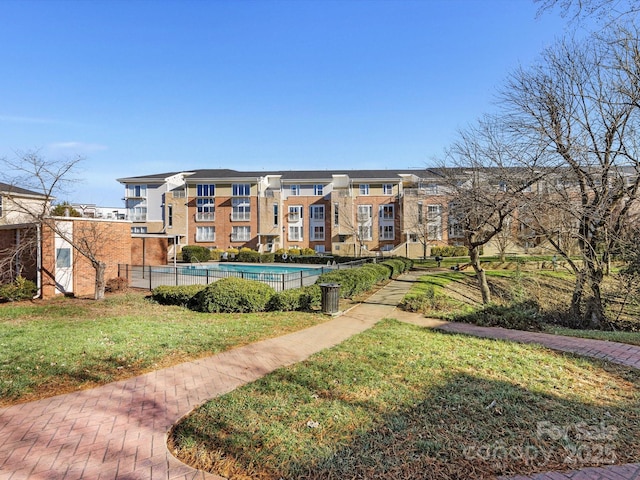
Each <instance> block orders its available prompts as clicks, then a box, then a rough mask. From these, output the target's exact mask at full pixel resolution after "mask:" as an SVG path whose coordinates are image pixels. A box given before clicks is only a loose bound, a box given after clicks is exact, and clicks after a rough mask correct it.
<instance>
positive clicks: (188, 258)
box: [182, 245, 211, 263]
mask: <svg viewBox="0 0 640 480" xmlns="http://www.w3.org/2000/svg"><path fill="white" fill-rule="evenodd" d="M210 258H211V251H210V250H209V249H208V248H206V247H202V246H200V245H185V246H184V247H182V260H184V261H185V262H188V263H194V262H207V261H209V259H210Z"/></svg>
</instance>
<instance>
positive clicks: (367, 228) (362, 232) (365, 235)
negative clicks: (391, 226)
mask: <svg viewBox="0 0 640 480" xmlns="http://www.w3.org/2000/svg"><path fill="white" fill-rule="evenodd" d="M358 236H359V237H360V239H361V240H371V225H358Z"/></svg>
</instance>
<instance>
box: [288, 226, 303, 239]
mask: <svg viewBox="0 0 640 480" xmlns="http://www.w3.org/2000/svg"><path fill="white" fill-rule="evenodd" d="M289 240H291V241H300V240H302V227H300V226H298V225H289Z"/></svg>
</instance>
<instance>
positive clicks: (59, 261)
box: [56, 248, 71, 268]
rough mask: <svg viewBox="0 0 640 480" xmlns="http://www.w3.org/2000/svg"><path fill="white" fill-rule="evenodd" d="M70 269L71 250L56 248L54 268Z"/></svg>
mask: <svg viewBox="0 0 640 480" xmlns="http://www.w3.org/2000/svg"><path fill="white" fill-rule="evenodd" d="M70 267H71V249H70V248H56V268H70Z"/></svg>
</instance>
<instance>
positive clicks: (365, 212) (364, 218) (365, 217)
mask: <svg viewBox="0 0 640 480" xmlns="http://www.w3.org/2000/svg"><path fill="white" fill-rule="evenodd" d="M372 208H373V207H372V206H371V205H358V222H368V221H370V220H371V210H372Z"/></svg>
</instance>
